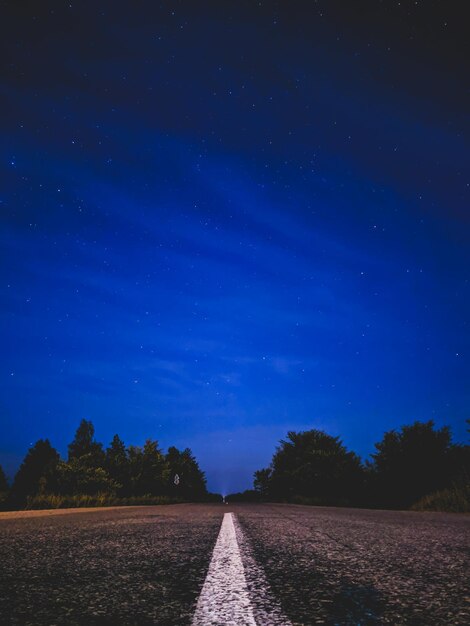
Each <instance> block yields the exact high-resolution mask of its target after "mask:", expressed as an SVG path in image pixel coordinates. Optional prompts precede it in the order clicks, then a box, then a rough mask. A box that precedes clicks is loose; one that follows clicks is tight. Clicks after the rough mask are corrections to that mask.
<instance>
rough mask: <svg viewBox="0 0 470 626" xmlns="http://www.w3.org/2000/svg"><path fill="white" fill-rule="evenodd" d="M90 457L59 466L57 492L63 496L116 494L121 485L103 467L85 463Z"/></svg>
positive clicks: (72, 460)
mask: <svg viewBox="0 0 470 626" xmlns="http://www.w3.org/2000/svg"><path fill="white" fill-rule="evenodd" d="M87 456H88V455H84V456H82V457H80V458H78V459H76V458H72V459H71V460H70V461H67V463H64V461H60V463H59V464H58V465H57V470H56V471H57V491H58V492H59V493H60V494H62V495H90V496H93V495H96V494H99V493H104V494H107V495H108V494H111V495H112V494H115V493H116V491H117V490H118V488H119V487H120V485H118V484H117V483H116V482H115V481H114V480H112V479H111V478H110V476H109V474H108V473H107V471H106V470H105V469H104V468H103V467H93V466H90V465H89V464H87V463H84V462H83V459H87Z"/></svg>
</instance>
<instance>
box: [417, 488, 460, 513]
mask: <svg viewBox="0 0 470 626" xmlns="http://www.w3.org/2000/svg"><path fill="white" fill-rule="evenodd" d="M411 510H412V511H447V512H449V513H470V484H467V485H454V486H453V487H449V488H448V489H442V490H441V491H436V492H434V493H431V494H429V495H427V496H424V498H421V499H420V500H418V502H416V503H415V504H413V506H412V507H411Z"/></svg>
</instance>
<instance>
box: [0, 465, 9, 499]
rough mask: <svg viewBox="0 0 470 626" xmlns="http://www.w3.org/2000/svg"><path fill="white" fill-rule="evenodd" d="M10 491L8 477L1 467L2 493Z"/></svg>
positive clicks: (0, 486) (0, 487) (0, 482)
mask: <svg viewBox="0 0 470 626" xmlns="http://www.w3.org/2000/svg"><path fill="white" fill-rule="evenodd" d="M8 489H9V487H8V481H7V477H6V475H5V472H4V471H3V467H2V466H1V465H0V493H5V492H6V491H8Z"/></svg>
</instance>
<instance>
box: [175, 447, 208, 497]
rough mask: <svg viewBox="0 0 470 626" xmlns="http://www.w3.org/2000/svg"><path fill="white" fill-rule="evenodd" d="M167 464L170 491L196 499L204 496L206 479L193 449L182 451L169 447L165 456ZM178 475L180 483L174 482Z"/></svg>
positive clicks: (178, 495) (179, 495) (176, 494)
mask: <svg viewBox="0 0 470 626" xmlns="http://www.w3.org/2000/svg"><path fill="white" fill-rule="evenodd" d="M165 461H166V464H167V489H168V493H169V494H171V495H174V496H177V497H182V498H187V497H193V498H195V499H198V498H202V497H203V496H204V495H205V494H206V493H207V490H206V479H205V476H204V472H202V471H201V469H200V467H199V465H198V463H197V461H196V459H195V457H194V456H193V454H192V452H191V450H190V449H189V448H186V449H185V450H183V451H182V452H181V451H180V450H178V448H175V447H174V446H172V447H170V448H168V452H167V454H166V457H165ZM176 475H178V478H179V483H178V484H177V485H176V484H175V482H174V479H175V476H176Z"/></svg>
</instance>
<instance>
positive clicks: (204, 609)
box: [192, 513, 290, 626]
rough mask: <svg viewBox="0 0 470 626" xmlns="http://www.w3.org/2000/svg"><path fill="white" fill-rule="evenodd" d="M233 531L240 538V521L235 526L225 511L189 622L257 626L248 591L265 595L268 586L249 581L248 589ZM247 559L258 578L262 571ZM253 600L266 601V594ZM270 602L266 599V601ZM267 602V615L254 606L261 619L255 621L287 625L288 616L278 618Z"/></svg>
mask: <svg viewBox="0 0 470 626" xmlns="http://www.w3.org/2000/svg"><path fill="white" fill-rule="evenodd" d="M237 533H238V535H239V536H240V539H241V540H242V539H243V534H242V531H241V529H240V525H239V524H238V523H237V528H235V525H234V517H233V514H232V513H225V514H224V519H223V520H222V526H221V527H220V532H219V536H218V537H217V541H216V544H215V547H214V551H213V553H212V560H211V562H210V565H209V570H208V572H207V576H206V579H205V581H204V585H203V587H202V590H201V594H200V596H199V599H198V601H197V605H196V611H195V613H194V617H193V621H192V626H221V625H223V626H258V624H257V621H256V619H255V612H254V610H253V605H252V602H251V599H250V592H251V595H253V593H255V595H256V596H269V590H268V589H267V588H266V587H267V586H266V584H263V585H259V589H258V590H256V589H254V588H253V585H250V590H249V588H248V584H247V579H246V576H245V570H244V567H243V561H242V555H241V552H240V547H239V544H238V541H237ZM242 543H244V542H242ZM247 561H248V562H249V563H248V564H249V565H250V563H251V565H250V567H251V569H253V572H251V571H250V573H251V574H255V575H256V578H258V579H259V578H262V577H263V574H262V572H261V571H260V570H259V568H258V566H257V565H256V564H255V563H254V562H253V561H252V559H251V557H248V558H247ZM260 582H261V581H260ZM253 600H254V601H255V602H256V603H259V602H261V603H263V602H264V603H266V601H267V600H268V597H266V598H262V597H255V598H253ZM272 604H273V603H272V602H269V605H271V606H272ZM271 606H270V607H269V610H268V613H269V615H268V614H267V613H266V611H263V614H261V613H260V611H259V609H257V610H256V614H257V615H258V613H260V615H259V617H260V618H261V621H260V622H258V623H259V624H260V626H267V625H268V624H273V625H278V624H282V625H283V626H284V625H286V626H288V625H289V626H290V622H289V621H288V620H286V619H282V618H281V619H279V616H278V615H277V611H276V610H275V609H274V607H273V609H274V610H272V611H271V610H270V609H271Z"/></svg>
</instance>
